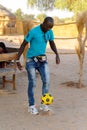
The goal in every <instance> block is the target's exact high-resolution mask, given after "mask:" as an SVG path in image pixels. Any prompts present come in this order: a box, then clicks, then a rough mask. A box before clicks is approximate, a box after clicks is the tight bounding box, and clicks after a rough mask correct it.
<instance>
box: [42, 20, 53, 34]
mask: <svg viewBox="0 0 87 130" xmlns="http://www.w3.org/2000/svg"><path fill="white" fill-rule="evenodd" d="M53 25H54V24H53V23H52V22H45V23H43V31H44V32H47V31H48V30H50V29H52V27H53Z"/></svg>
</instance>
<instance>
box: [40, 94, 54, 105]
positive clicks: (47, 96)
mask: <svg viewBox="0 0 87 130" xmlns="http://www.w3.org/2000/svg"><path fill="white" fill-rule="evenodd" d="M53 100H54V98H53V96H52V95H51V94H50V93H45V94H44V95H42V97H41V101H42V103H43V104H45V105H50V104H52V103H53Z"/></svg>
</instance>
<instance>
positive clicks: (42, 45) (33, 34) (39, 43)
mask: <svg viewBox="0 0 87 130" xmlns="http://www.w3.org/2000/svg"><path fill="white" fill-rule="evenodd" d="M24 39H25V40H26V41H27V42H28V43H30V47H29V49H28V51H27V54H26V58H31V57H34V56H39V55H45V53H46V46H47V42H48V41H49V40H50V41H52V40H54V34H53V31H52V30H49V31H47V32H46V33H44V32H43V31H42V30H41V27H40V25H39V26H36V27H35V28H33V29H31V30H30V31H29V32H28V34H27V35H26V36H25V38H24Z"/></svg>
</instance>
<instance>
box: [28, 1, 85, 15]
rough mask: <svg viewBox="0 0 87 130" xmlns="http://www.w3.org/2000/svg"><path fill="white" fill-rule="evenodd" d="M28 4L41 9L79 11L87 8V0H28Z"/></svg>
mask: <svg viewBox="0 0 87 130" xmlns="http://www.w3.org/2000/svg"><path fill="white" fill-rule="evenodd" d="M27 5H28V6H31V7H34V6H35V7H37V8H38V9H39V10H40V11H42V12H43V11H47V10H50V9H51V10H52V9H54V8H57V9H62V10H64V9H67V10H69V11H73V12H74V13H77V12H78V11H85V10H87V0H27Z"/></svg>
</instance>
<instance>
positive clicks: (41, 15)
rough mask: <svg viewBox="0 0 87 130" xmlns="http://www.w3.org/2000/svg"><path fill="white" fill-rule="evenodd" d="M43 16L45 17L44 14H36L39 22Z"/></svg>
mask: <svg viewBox="0 0 87 130" xmlns="http://www.w3.org/2000/svg"><path fill="white" fill-rule="evenodd" d="M45 17H46V14H39V15H38V16H37V19H38V20H39V21H40V22H42V21H43V20H44V18H45Z"/></svg>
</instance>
